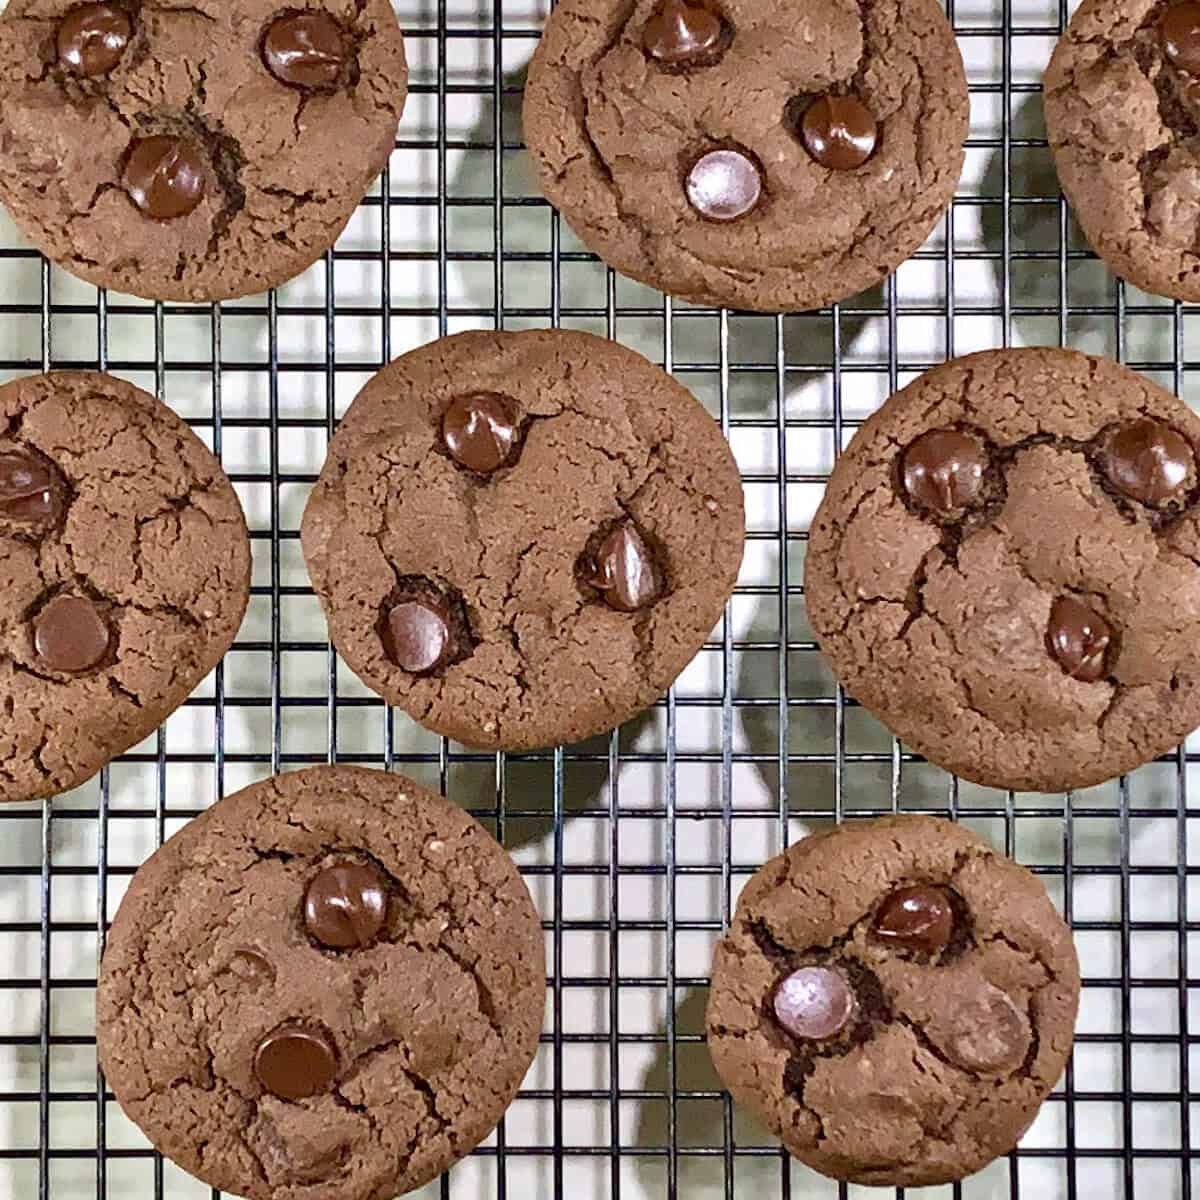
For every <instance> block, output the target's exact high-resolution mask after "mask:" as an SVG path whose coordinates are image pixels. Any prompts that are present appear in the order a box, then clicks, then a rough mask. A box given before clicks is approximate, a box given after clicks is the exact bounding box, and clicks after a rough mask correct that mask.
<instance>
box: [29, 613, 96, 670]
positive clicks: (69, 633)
mask: <svg viewBox="0 0 1200 1200" xmlns="http://www.w3.org/2000/svg"><path fill="white" fill-rule="evenodd" d="M111 641H112V631H111V630H110V629H109V627H108V622H107V621H105V619H104V618H103V617H102V616H101V615H100V611H99V610H98V609H97V608H96V606H95V604H93V603H92V601H91V600H89V599H88V598H87V597H86V596H55V597H54V599H53V600H51V601H50V603H49V604H47V605H46V607H45V608H43V609H42V611H41V612H40V613H38V615H37V616H36V617H35V618H34V620H33V645H34V649H35V650H36V651H37V653H38V657H39V658H40V659H41V660H42V662H43V663H45V665H46V666H47V667H49V668H50V670H52V671H60V672H62V673H63V674H64V675H78V674H79V673H81V672H83V671H90V670H91V669H92V668H93V667H95V666H98V665H99V664H100V663H101V662H103V661H104V659H105V657H106V656H107V654H108V648H109V644H110V643H111Z"/></svg>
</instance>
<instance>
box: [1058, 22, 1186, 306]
mask: <svg viewBox="0 0 1200 1200" xmlns="http://www.w3.org/2000/svg"><path fill="white" fill-rule="evenodd" d="M1045 104H1046V128H1047V130H1048V132H1049V135H1050V144H1051V146H1052V148H1053V150H1054V158H1055V162H1056V164H1057V166H1058V173H1059V176H1060V177H1061V179H1062V186H1063V191H1064V192H1066V194H1067V196H1068V198H1069V199H1070V201H1071V204H1072V205H1073V206H1074V208H1075V213H1076V216H1078V218H1079V223H1080V224H1081V225H1082V226H1083V229H1084V232H1085V233H1086V234H1087V238H1088V241H1089V242H1090V243H1091V244H1092V247H1093V249H1095V251H1096V253H1097V254H1099V255H1100V256H1101V257H1102V258H1103V259H1104V260H1105V261H1106V262H1107V263H1108V265H1109V266H1110V267H1111V268H1112V269H1113V270H1114V271H1115V272H1116V273H1117V274H1118V275H1120V276H1122V277H1123V278H1125V279H1128V280H1129V281H1130V282H1132V283H1135V284H1137V286H1138V287H1140V288H1142V289H1143V290H1144V291H1148V292H1154V293H1157V294H1159V295H1163V296H1173V297H1175V298H1176V299H1179V300H1200V4H1198V3H1195V0H1184V2H1183V3H1174V4H1169V3H1161V2H1157V0H1085V2H1084V3H1083V4H1081V5H1080V6H1079V8H1078V9H1077V10H1076V12H1075V16H1074V17H1073V18H1072V20H1071V24H1070V26H1069V27H1068V29H1067V31H1066V33H1064V34H1063V36H1062V39H1061V40H1060V41H1059V43H1058V47H1057V48H1056V50H1055V52H1054V57H1053V58H1052V59H1051V62H1050V67H1049V69H1048V70H1047V72H1046V79H1045Z"/></svg>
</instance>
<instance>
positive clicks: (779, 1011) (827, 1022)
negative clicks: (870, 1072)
mask: <svg viewBox="0 0 1200 1200" xmlns="http://www.w3.org/2000/svg"><path fill="white" fill-rule="evenodd" d="M772 1007H773V1008H774V1011H775V1019H776V1020H777V1021H778V1022H779V1024H780V1025H781V1026H782V1027H783V1028H784V1029H785V1030H787V1032H788V1033H790V1034H791V1035H792V1037H795V1038H801V1039H804V1040H806V1041H824V1040H825V1039H827V1038H831V1037H836V1036H837V1035H838V1034H839V1033H841V1032H842V1030H843V1029H845V1028H846V1026H847V1025H848V1024H849V1023H850V1019H851V1017H853V1015H854V1010H855V1007H856V1005H855V1000H854V992H853V990H852V989H851V987H850V984H849V983H848V982H847V981H846V977H845V976H844V975H843V974H842V973H841V972H840V971H835V970H834V969H833V968H832V967H801V968H800V970H798V971H793V972H792V973H791V974H790V975H789V976H787V978H786V979H784V980H783V981H782V982H781V983H780V985H779V986H778V987H777V988H776V989H775V997H774V999H773V1001H772Z"/></svg>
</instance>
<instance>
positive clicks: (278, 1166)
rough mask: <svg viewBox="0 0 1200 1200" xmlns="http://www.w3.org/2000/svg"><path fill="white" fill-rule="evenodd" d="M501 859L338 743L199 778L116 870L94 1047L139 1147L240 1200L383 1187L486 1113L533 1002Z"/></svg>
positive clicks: (536, 993)
mask: <svg viewBox="0 0 1200 1200" xmlns="http://www.w3.org/2000/svg"><path fill="white" fill-rule="evenodd" d="M545 995H546V975H545V956H544V952H543V948H542V930H541V924H540V922H539V920H538V916H537V913H536V911H535V910H534V907H533V903H532V901H531V900H530V897H529V892H528V890H527V889H526V887H525V885H524V883H523V882H522V880H521V876H520V875H519V874H518V872H517V869H516V866H515V865H514V864H513V862H512V860H511V859H510V858H509V857H508V855H507V854H505V853H504V851H503V850H502V849H501V847H500V846H499V845H498V844H497V843H496V842H495V841H494V840H493V839H492V838H491V837H490V836H489V835H488V834H487V832H486V831H485V830H484V829H483V828H482V826H480V825H479V824H478V823H477V822H476V821H474V820H472V819H471V818H470V817H469V816H467V814H466V813H464V812H463V811H462V810H461V809H459V808H458V807H457V806H456V805H453V804H451V803H449V802H448V801H447V800H444V799H442V798H441V797H439V796H436V795H433V794H432V793H430V792H427V791H426V790H425V789H424V788H421V787H419V786H418V785H417V784H415V783H413V782H412V781H411V780H408V779H404V778H403V777H401V776H397V775H385V774H383V773H382V772H380V771H365V770H362V769H360V768H354V767H318V768H315V769H313V770H308V771H300V772H297V773H295V774H291V775H283V776H279V777H277V778H275V779H270V780H267V781H265V782H263V783H259V784H255V785H254V786H252V787H249V788H247V789H246V790H244V791H242V792H239V793H237V795H234V796H230V797H228V798H226V799H224V800H221V801H219V802H218V803H217V804H216V805H215V806H214V807H213V808H211V809H210V810H209V811H208V812H206V813H204V814H203V815H202V816H200V817H198V818H197V819H196V820H194V821H192V822H191V823H190V824H189V825H187V826H185V827H184V829H182V830H181V831H180V832H179V833H178V834H176V835H175V836H174V837H173V838H172V839H171V840H170V841H169V842H167V843H166V845H165V846H163V847H162V849H161V850H159V851H158V852H157V853H156V854H155V855H154V856H153V857H152V858H151V859H150V860H149V861H148V862H146V863H145V864H144V865H143V866H142V867H141V869H140V870H139V871H138V872H137V874H136V875H135V876H134V878H133V881H132V882H131V883H130V885H129V891H128V892H127V894H126V896H125V898H124V900H123V901H122V902H121V907H120V910H119V911H118V913H117V916H116V919H115V920H114V921H113V925H112V930H111V932H110V934H109V937H108V942H107V946H106V948H105V953H104V961H103V964H102V967H101V971H100V979H99V984H98V991H97V998H96V1026H97V1029H96V1036H97V1044H98V1049H99V1054H100V1061H101V1063H102V1065H103V1067H104V1072H105V1075H106V1077H107V1079H108V1082H109V1084H110V1086H111V1087H112V1089H113V1092H114V1093H115V1095H116V1097H117V1100H118V1101H119V1102H120V1104H121V1106H122V1107H123V1108H124V1109H125V1111H126V1113H127V1114H128V1115H129V1117H130V1118H131V1119H132V1120H133V1121H135V1122H137V1124H138V1125H139V1126H140V1127H141V1128H142V1130H143V1131H144V1132H145V1133H146V1135H147V1136H148V1137H149V1138H150V1140H151V1141H152V1142H153V1143H154V1145H155V1147H156V1148H157V1149H159V1150H161V1151H162V1153H164V1154H166V1155H167V1156H168V1157H169V1158H171V1159H173V1160H174V1161H175V1162H177V1163H179V1164H180V1165H181V1166H182V1167H184V1168H186V1169H187V1170H189V1171H191V1172H192V1173H193V1174H195V1175H196V1176H198V1177H199V1178H200V1179H202V1180H204V1181H205V1182H206V1183H209V1184H211V1185H212V1186H213V1187H217V1188H221V1189H222V1190H225V1191H229V1192H233V1193H236V1194H237V1195H239V1196H249V1197H250V1198H251V1200H384V1198H385V1197H392V1196H395V1195H397V1194H398V1193H400V1192H408V1191H411V1190H413V1189H415V1188H418V1187H420V1186H421V1185H422V1184H425V1183H427V1182H428V1181H429V1180H431V1179H433V1178H435V1177H436V1176H438V1175H440V1174H441V1173H442V1172H443V1171H445V1170H446V1169H447V1168H448V1167H449V1166H450V1165H451V1164H452V1163H454V1162H456V1161H457V1160H458V1159H459V1158H461V1157H463V1156H464V1155H465V1154H468V1153H469V1152H470V1151H471V1150H472V1149H473V1148H474V1147H475V1146H476V1145H477V1144H478V1143H479V1142H481V1141H482V1140H483V1139H484V1138H485V1137H486V1136H487V1135H488V1134H489V1133H490V1132H491V1130H492V1129H493V1127H494V1126H495V1125H496V1123H497V1122H498V1121H499V1120H500V1117H501V1116H502V1115H503V1113H504V1110H505V1109H506V1108H507V1107H508V1105H509V1103H510V1102H511V1101H512V1099H513V1097H514V1096H515V1095H516V1092H517V1088H518V1086H519V1085H520V1083H521V1080H522V1079H523V1077H524V1075H525V1072H526V1070H527V1068H528V1067H529V1064H530V1062H531V1061H532V1059H533V1055H534V1052H535V1051H536V1049H537V1043H538V1034H539V1031H540V1030H541V1025H542V1010H543V1007H544V1004H545Z"/></svg>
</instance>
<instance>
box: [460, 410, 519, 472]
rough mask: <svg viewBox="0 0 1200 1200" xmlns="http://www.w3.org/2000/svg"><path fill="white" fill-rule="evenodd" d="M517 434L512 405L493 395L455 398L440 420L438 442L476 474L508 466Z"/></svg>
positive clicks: (514, 412) (517, 421) (517, 429)
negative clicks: (440, 436)
mask: <svg viewBox="0 0 1200 1200" xmlns="http://www.w3.org/2000/svg"><path fill="white" fill-rule="evenodd" d="M520 434H521V423H520V420H519V418H518V416H517V414H516V411H515V408H514V406H513V405H512V404H511V403H510V402H509V401H508V400H507V399H505V397H503V396H500V395H497V394H496V393H495V392H472V393H471V394H470V395H467V396H457V397H455V399H454V400H452V401H451V402H450V406H449V407H448V408H447V409H446V412H445V414H444V416H443V417H442V441H443V442H444V443H445V446H446V449H447V450H448V451H449V453H450V457H451V458H453V459H454V461H455V462H456V463H458V465H459V466H461V467H466V468H467V470H468V471H475V472H477V473H478V474H480V475H490V474H491V473H492V472H493V471H498V470H499V469H500V468H501V467H504V466H507V465H508V464H509V462H510V460H511V458H512V453H513V448H514V447H515V446H516V444H517V439H518V438H519V437H520Z"/></svg>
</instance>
